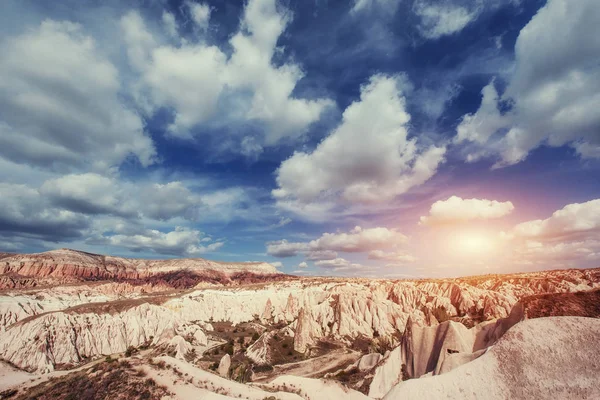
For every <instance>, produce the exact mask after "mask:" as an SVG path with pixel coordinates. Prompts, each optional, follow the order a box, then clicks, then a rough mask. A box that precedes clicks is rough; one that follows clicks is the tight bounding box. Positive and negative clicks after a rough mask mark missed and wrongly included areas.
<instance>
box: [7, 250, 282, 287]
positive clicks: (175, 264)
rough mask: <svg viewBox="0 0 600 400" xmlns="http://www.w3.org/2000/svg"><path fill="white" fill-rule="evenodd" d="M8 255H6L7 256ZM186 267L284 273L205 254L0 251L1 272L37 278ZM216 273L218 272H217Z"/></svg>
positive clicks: (146, 273) (127, 275)
mask: <svg viewBox="0 0 600 400" xmlns="http://www.w3.org/2000/svg"><path fill="white" fill-rule="evenodd" d="M3 255H4V256H3ZM182 271H185V272H187V273H192V274H197V275H207V276H214V277H215V278H218V277H219V276H220V275H223V276H225V277H232V276H234V275H236V274H247V273H250V274H257V275H274V274H281V273H280V272H279V271H277V269H276V268H275V267H274V266H272V265H271V264H269V263H266V262H237V263H236V262H218V261H210V260H205V259H203V258H179V259H169V260H146V259H136V258H124V257H113V256H105V255H100V254H92V253H86V252H83V251H77V250H71V249H58V250H52V251H47V252H44V253H35V254H8V253H0V273H1V274H4V275H6V274H15V275H19V276H24V277H37V278H48V277H51V278H82V279H87V280H105V279H146V278H150V277H153V276H160V275H165V274H173V273H178V272H182ZM215 274H216V275H215Z"/></svg>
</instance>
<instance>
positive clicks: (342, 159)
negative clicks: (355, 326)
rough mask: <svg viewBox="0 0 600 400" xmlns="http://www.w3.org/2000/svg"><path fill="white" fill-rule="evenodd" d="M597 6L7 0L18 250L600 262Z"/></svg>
mask: <svg viewBox="0 0 600 400" xmlns="http://www.w3.org/2000/svg"><path fill="white" fill-rule="evenodd" d="M598 26H600V2H598V1H597V0H579V1H569V0H549V1H547V2H546V1H536V0H530V1H527V0H506V1H500V0H487V1H483V0H443V1H440V0H436V1H433V0H350V1H328V0H315V1H291V0H287V1H276V0H248V1H245V2H241V1H224V0H219V1H198V0H184V1H179V0H129V1H117V0H104V1H96V0H85V1H81V0H63V1H60V2H48V1H41V0H40V1H32V0H3V4H2V12H1V13H0V251H6V252H41V251H47V250H51V249H56V248H63V247H67V248H73V249H78V250H83V251H89V252H94V253H101V254H112V255H119V256H126V257H136V258H161V259H162V258H174V257H202V258H208V259H214V260H225V261H266V262H270V263H272V264H273V265H275V266H276V267H277V268H278V269H279V270H281V271H282V272H285V273H290V274H296V275H336V276H366V277H381V278H420V277H445V276H463V275H475V274H488V273H502V272H516V271H536V270H543V269H556V268H588V267H600V112H599V111H598V110H600V36H599V35H598V34H597V29H598Z"/></svg>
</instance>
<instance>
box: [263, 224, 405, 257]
mask: <svg viewBox="0 0 600 400" xmlns="http://www.w3.org/2000/svg"><path fill="white" fill-rule="evenodd" d="M407 240H408V238H407V237H406V236H405V235H403V234H402V233H400V232H398V231H396V230H395V229H388V228H382V227H378V228H368V229H363V228H361V227H360V226H357V227H355V228H354V229H352V230H351V231H350V232H347V233H346V232H336V233H324V234H323V235H321V237H319V238H318V239H315V240H311V241H310V242H288V241H287V240H285V239H284V240H279V241H276V242H270V243H267V254H269V255H271V256H275V257H292V256H296V255H298V254H304V255H306V257H307V259H308V260H311V261H312V260H319V261H325V260H331V259H334V258H335V257H336V256H337V252H344V253H360V252H368V251H371V250H378V249H386V248H394V247H397V246H399V245H402V244H404V243H406V241H407Z"/></svg>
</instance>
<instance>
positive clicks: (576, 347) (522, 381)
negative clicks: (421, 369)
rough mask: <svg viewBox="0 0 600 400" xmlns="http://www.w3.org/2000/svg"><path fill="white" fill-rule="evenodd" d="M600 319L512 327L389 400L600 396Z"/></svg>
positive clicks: (413, 381) (556, 319) (547, 320)
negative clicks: (481, 350)
mask: <svg viewBox="0 0 600 400" xmlns="http://www.w3.org/2000/svg"><path fill="white" fill-rule="evenodd" d="M598 343H600V320H598V319H593V318H582V317H547V318H539V319H532V320H526V321H523V322H521V323H519V324H517V325H515V326H514V327H512V328H511V329H510V330H509V331H508V332H507V333H506V334H505V335H504V336H502V338H501V339H500V340H498V342H497V343H496V344H495V345H494V346H493V347H491V348H490V349H489V350H488V351H486V352H485V354H482V355H481V356H480V357H479V358H477V359H476V360H474V361H472V362H469V363H467V364H465V365H463V366H462V367H461V368H456V369H453V370H452V371H450V372H448V373H444V374H441V375H438V376H433V377H426V378H421V379H411V380H408V381H406V382H402V383H400V384H398V385H396V386H395V387H394V388H393V389H392V390H390V392H389V393H387V394H386V395H385V397H384V400H396V399H398V400H401V399H439V398H444V399H482V398H485V399H491V400H494V399H507V398H508V399H516V400H519V399H548V400H551V399H594V398H600V386H599V385H598V376H597V373H598V365H600V347H598Z"/></svg>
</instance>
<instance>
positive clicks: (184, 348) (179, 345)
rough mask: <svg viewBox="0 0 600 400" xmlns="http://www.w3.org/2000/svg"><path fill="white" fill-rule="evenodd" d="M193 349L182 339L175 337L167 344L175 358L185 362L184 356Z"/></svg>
mask: <svg viewBox="0 0 600 400" xmlns="http://www.w3.org/2000/svg"><path fill="white" fill-rule="evenodd" d="M193 348H194V347H193V346H192V345H191V344H190V343H188V342H187V341H186V340H185V339H184V338H183V337H181V336H179V335H176V336H174V337H173V339H171V341H170V342H169V349H172V350H174V351H175V358H177V359H179V360H185V356H186V354H188V353H189V352H190V351H192V349H193Z"/></svg>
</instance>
